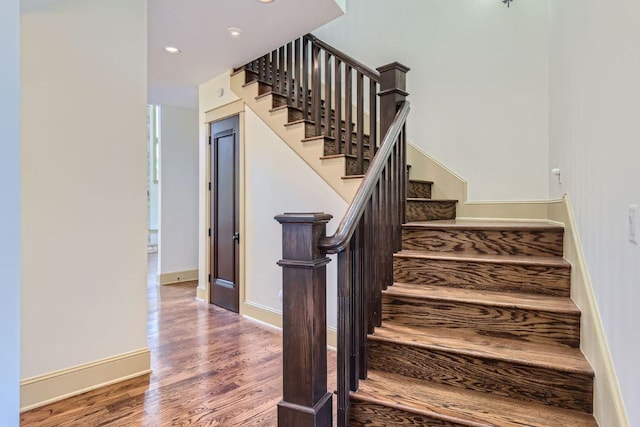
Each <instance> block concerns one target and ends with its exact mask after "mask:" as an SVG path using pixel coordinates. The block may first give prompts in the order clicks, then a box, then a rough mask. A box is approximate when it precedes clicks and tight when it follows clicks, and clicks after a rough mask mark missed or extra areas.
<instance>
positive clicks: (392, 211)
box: [276, 64, 410, 427]
mask: <svg viewBox="0 0 640 427" xmlns="http://www.w3.org/2000/svg"><path fill="white" fill-rule="evenodd" d="M380 70H381V85H382V88H381V89H382V90H381V92H380V94H379V95H380V98H381V109H382V112H383V114H381V117H380V129H381V132H383V131H384V135H385V136H384V138H383V140H382V143H381V144H380V147H379V151H378V153H377V155H376V156H375V157H374V159H373V161H372V163H371V166H370V167H369V169H368V171H367V173H366V175H365V176H364V179H363V180H362V182H361V184H360V187H359V188H358V191H357V193H356V195H355V198H354V200H353V201H352V203H351V204H350V206H349V208H348V209H347V212H346V214H345V216H344V217H343V219H342V221H341V222H340V225H339V226H338V228H337V231H336V232H335V234H334V235H332V236H326V235H325V229H326V224H327V222H328V221H329V220H330V219H331V215H328V214H325V213H301V214H297V213H285V214H283V215H279V216H277V217H276V219H277V220H278V222H280V223H281V224H282V226H283V240H282V244H283V248H282V252H283V259H282V260H281V261H280V262H279V265H280V266H282V267H283V398H282V401H281V402H280V403H278V426H279V427H284V426H287V427H311V426H315V427H327V426H331V425H332V424H333V423H332V419H333V415H332V395H331V393H329V392H327V351H326V332H327V330H326V293H325V292H326V264H327V263H328V262H329V258H328V257H327V256H326V255H327V254H330V253H334V254H338V343H337V344H338V354H337V363H338V368H337V376H338V390H337V400H338V411H337V413H338V420H337V422H338V426H339V427H348V425H349V411H350V403H349V393H350V392H353V391H357V390H358V382H359V380H360V379H366V376H367V360H368V357H367V340H366V337H367V334H369V333H373V331H374V328H375V327H376V326H379V325H380V324H381V321H382V313H381V306H382V294H381V291H382V290H383V289H386V287H387V286H390V285H391V284H392V283H393V256H392V255H393V253H394V252H396V251H398V250H400V249H401V238H402V236H401V225H402V223H403V222H404V215H405V200H406V183H407V159H406V120H407V116H408V114H409V109H410V107H409V103H408V102H407V101H405V96H406V95H407V94H406V92H405V91H404V84H405V73H406V71H407V70H408V69H407V68H406V67H404V66H401V65H400V64H391V65H389V66H387V67H382V68H381V69H380ZM385 107H386V108H388V112H387V114H386V115H385V113H384V109H385ZM383 117H386V118H387V119H383ZM389 117H391V118H390V119H389Z"/></svg>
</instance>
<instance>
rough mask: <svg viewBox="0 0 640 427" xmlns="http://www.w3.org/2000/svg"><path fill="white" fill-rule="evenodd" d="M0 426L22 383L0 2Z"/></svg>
mask: <svg viewBox="0 0 640 427" xmlns="http://www.w3.org/2000/svg"><path fill="white" fill-rule="evenodd" d="M0 50H1V51H2V58H0V70H2V78H1V79H0V135H2V143H0V194H1V195H2V208H1V209H0V236H1V237H0V277H2V286H1V288H2V298H0V325H2V328H0V342H2V351H0V366H2V369H0V425H3V426H7V427H11V426H17V425H18V407H19V403H20V402H19V396H20V394H19V389H18V384H19V380H20V3H19V1H18V0H9V1H7V0H3V1H2V2H0Z"/></svg>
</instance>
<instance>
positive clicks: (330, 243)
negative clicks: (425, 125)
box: [318, 101, 411, 253]
mask: <svg viewBox="0 0 640 427" xmlns="http://www.w3.org/2000/svg"><path fill="white" fill-rule="evenodd" d="M409 110H411V105H410V103H409V101H404V102H402V104H400V106H399V110H398V112H397V113H396V116H395V118H394V120H393V122H392V124H391V127H389V131H388V132H387V134H386V135H385V137H384V139H383V140H382V144H381V146H380V149H379V151H378V153H376V156H375V157H374V158H373V163H372V164H371V166H369V170H368V171H367V173H366V174H365V176H364V178H363V180H362V182H361V183H360V186H359V187H358V191H357V192H356V195H355V197H354V199H353V201H352V202H351V204H350V205H349V207H348V208H347V212H346V213H345V215H344V217H343V218H342V221H340V225H338V228H337V229H336V232H335V233H334V234H333V235H331V236H327V237H323V238H321V239H320V242H319V243H318V247H319V248H320V249H322V250H324V251H325V252H327V253H338V252H342V251H343V250H345V248H346V246H347V245H348V244H349V240H350V239H351V237H352V236H353V233H354V231H355V230H356V228H357V227H358V223H359V221H360V219H361V218H362V214H363V212H364V210H365V208H366V206H367V201H368V200H369V199H370V198H371V194H372V193H373V190H374V189H375V188H376V184H377V183H378V180H379V179H380V173H381V172H382V170H383V169H384V167H385V166H386V164H387V160H388V159H389V157H390V156H391V153H392V151H393V143H394V142H395V141H396V140H397V139H398V136H399V135H400V132H401V131H402V129H403V128H404V125H405V123H406V121H407V116H408V115H409Z"/></svg>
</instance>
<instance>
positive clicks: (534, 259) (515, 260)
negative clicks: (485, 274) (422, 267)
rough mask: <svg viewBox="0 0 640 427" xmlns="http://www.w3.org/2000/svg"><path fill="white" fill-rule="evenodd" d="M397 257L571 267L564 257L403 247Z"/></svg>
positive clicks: (395, 255)
mask: <svg viewBox="0 0 640 427" xmlns="http://www.w3.org/2000/svg"><path fill="white" fill-rule="evenodd" d="M394 257H398V258H422V259H433V260H446V261H466V262H487V263H496V264H498V263H499V264H522V265H543V266H549V267H566V268H569V267H571V264H569V263H568V262H567V261H566V260H565V259H564V258H561V257H544V256H531V255H486V254H467V253H457V252H437V251H414V250H407V249H404V250H402V251H400V252H397V253H395V254H394Z"/></svg>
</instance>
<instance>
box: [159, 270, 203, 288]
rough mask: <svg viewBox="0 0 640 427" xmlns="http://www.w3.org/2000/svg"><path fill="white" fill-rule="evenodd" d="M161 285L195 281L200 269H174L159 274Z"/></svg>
mask: <svg viewBox="0 0 640 427" xmlns="http://www.w3.org/2000/svg"><path fill="white" fill-rule="evenodd" d="M156 280H157V282H158V284H159V285H174V284H176V283H184V282H193V281H195V280H198V270H186V271H173V272H170V273H162V274H158V277H157V279H156Z"/></svg>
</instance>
